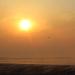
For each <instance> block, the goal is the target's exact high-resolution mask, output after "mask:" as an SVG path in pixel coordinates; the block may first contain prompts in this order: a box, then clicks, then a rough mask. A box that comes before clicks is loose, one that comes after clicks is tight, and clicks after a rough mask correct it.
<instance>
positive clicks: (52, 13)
mask: <svg viewBox="0 0 75 75" xmlns="http://www.w3.org/2000/svg"><path fill="white" fill-rule="evenodd" d="M22 18H28V19H31V20H33V21H34V22H36V24H35V26H34V29H33V30H32V31H31V32H21V31H18V25H17V24H16V23H17V22H18V21H19V20H21V19H22ZM0 57H23V58H31V57H32V58H38V57H39V58H40V57H45V58H47V57H75V0H0Z"/></svg>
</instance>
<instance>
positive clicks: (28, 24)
mask: <svg viewBox="0 0 75 75" xmlns="http://www.w3.org/2000/svg"><path fill="white" fill-rule="evenodd" d="M19 25H20V29H21V30H22V31H29V30H30V29H31V27H32V24H31V22H30V21H29V20H21V21H20V23H19Z"/></svg>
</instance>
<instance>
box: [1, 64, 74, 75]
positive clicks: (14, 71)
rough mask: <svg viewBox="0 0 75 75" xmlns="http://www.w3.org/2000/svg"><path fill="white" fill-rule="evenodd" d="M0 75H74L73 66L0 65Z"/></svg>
mask: <svg viewBox="0 0 75 75" xmlns="http://www.w3.org/2000/svg"><path fill="white" fill-rule="evenodd" d="M0 75H75V66H69V65H61V66H59V65H34V64H31V65H28V64H0Z"/></svg>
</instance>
